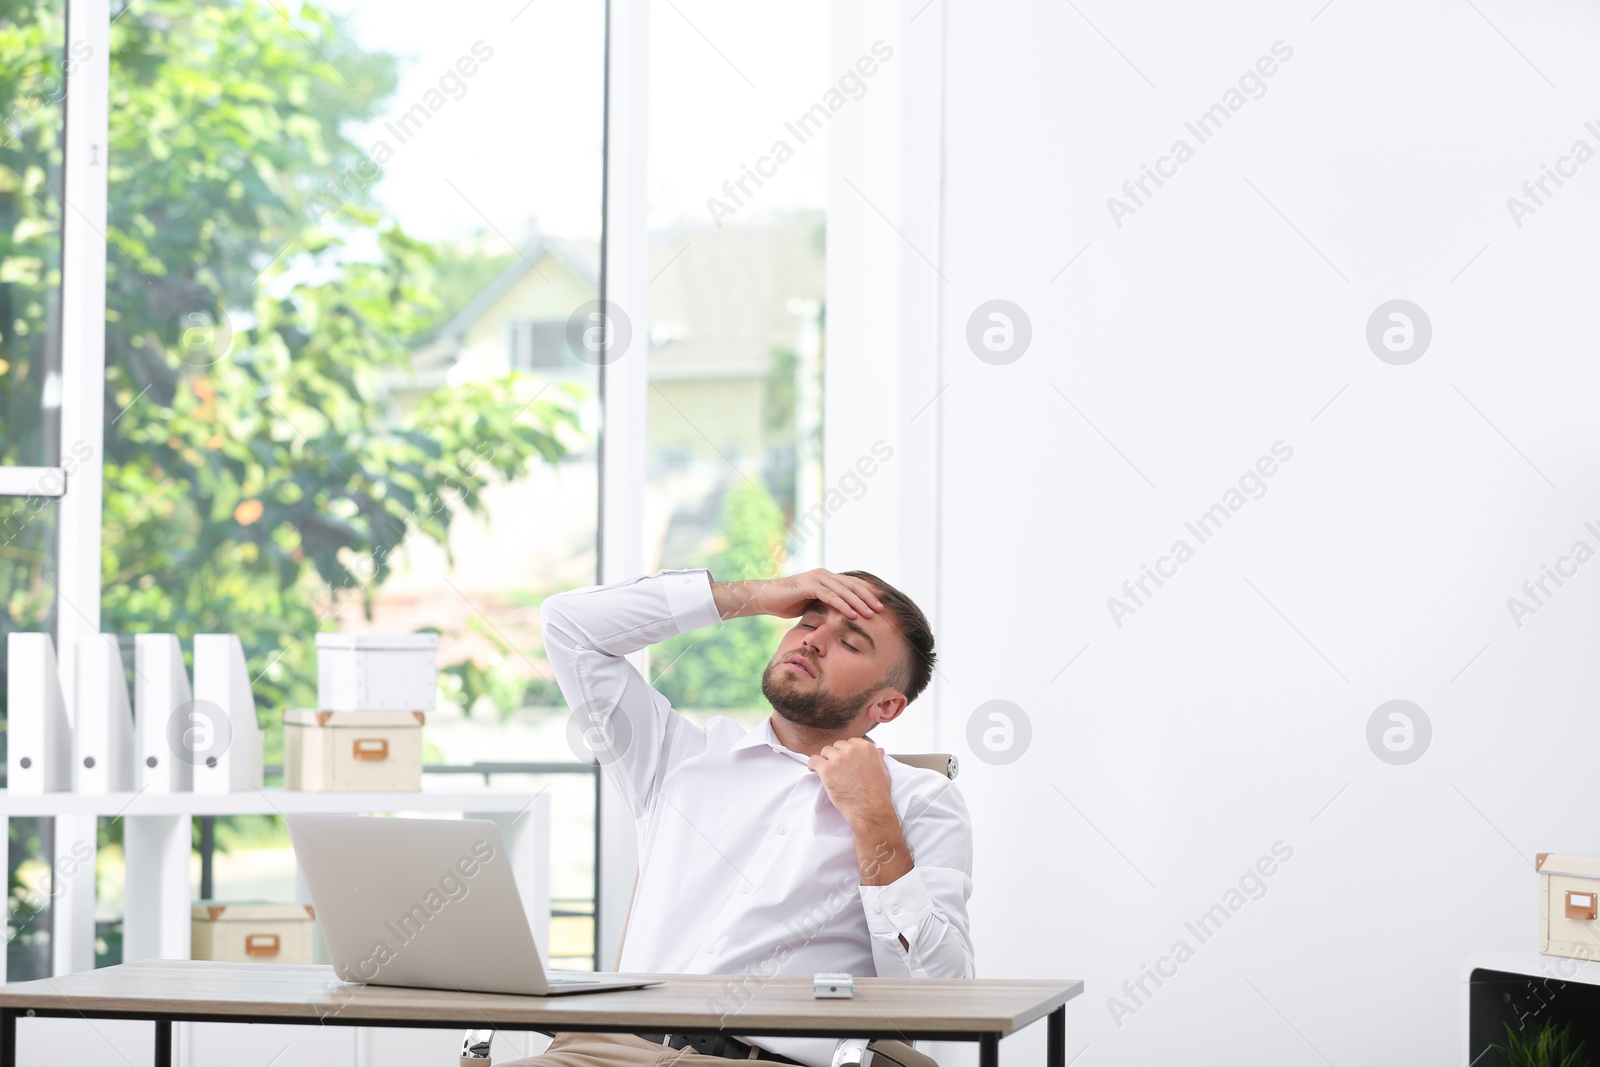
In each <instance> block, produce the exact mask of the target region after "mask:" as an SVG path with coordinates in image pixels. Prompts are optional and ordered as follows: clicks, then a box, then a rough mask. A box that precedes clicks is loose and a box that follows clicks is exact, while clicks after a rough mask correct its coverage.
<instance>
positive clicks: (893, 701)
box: [867, 689, 906, 722]
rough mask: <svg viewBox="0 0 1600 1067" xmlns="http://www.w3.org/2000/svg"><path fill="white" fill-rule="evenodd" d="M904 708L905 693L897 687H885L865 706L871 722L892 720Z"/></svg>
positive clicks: (898, 715) (896, 717)
mask: <svg viewBox="0 0 1600 1067" xmlns="http://www.w3.org/2000/svg"><path fill="white" fill-rule="evenodd" d="M905 710H906V695H905V694H904V693H902V692H900V690H898V689H885V690H884V691H883V692H882V693H880V694H878V699H876V700H874V701H873V702H872V705H871V706H870V707H868V708H867V714H868V715H869V716H870V717H871V718H872V721H873V722H894V721H895V720H896V719H898V718H899V717H900V713H901V712H902V711H905Z"/></svg>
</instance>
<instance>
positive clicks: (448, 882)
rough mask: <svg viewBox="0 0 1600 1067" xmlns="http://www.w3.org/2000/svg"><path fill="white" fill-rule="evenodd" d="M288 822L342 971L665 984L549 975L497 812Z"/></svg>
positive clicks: (592, 985)
mask: <svg viewBox="0 0 1600 1067" xmlns="http://www.w3.org/2000/svg"><path fill="white" fill-rule="evenodd" d="M286 821H287V822H288V824H289V838H290V840H291V841H292V842H293V843H294V855H295V860H296V862H298V863H299V865H300V873H301V876H302V877H303V878H304V879H305V882H306V885H307V886H308V887H309V888H310V890H311V903H312V906H313V907H314V908H315V909H316V913H317V924H318V925H319V926H320V927H321V928H322V938H323V941H324V942H326V944H327V946H328V956H329V958H330V959H331V961H332V963H333V969H334V973H335V974H337V975H338V976H339V977H340V978H343V979H344V980H345V981H347V982H362V983H366V984H369V985H393V986H413V987H417V988H422V989H460V990H474V991H477V992H482V993H523V994H527V995H530V996H539V997H543V996H560V995H564V994H568V993H599V992H604V991H608V990H613V989H640V988H642V987H644V986H652V985H660V984H661V981H660V980H659V979H650V978H645V977H642V976H638V975H626V974H607V973H582V974H566V973H561V972H556V973H551V974H548V975H547V974H546V973H545V969H544V965H543V964H542V963H541V962H540V959H539V949H538V946H537V945H536V944H535V942H534V937H533V932H532V931H531V930H529V929H528V916H527V913H526V912H525V911H523V907H522V899H521V898H520V897H519V896H518V895H517V884H516V880H515V879H514V878H513V877H512V874H511V863H510V859H509V856H508V855H507V852H506V847H505V843H504V842H503V841H502V840H501V838H500V828H499V827H498V826H496V825H495V824H494V823H492V822H489V821H488V820H480V819H391V818H378V817H375V816H368V815H290V816H287V817H286Z"/></svg>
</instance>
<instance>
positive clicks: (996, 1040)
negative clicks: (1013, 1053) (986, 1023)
mask: <svg viewBox="0 0 1600 1067" xmlns="http://www.w3.org/2000/svg"><path fill="white" fill-rule="evenodd" d="M978 1067H1000V1035H999V1034H980V1035H978Z"/></svg>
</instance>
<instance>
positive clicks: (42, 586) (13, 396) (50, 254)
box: [0, 0, 75, 975]
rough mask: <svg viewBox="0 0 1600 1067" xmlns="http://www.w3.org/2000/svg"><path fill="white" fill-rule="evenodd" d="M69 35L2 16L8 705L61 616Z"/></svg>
mask: <svg viewBox="0 0 1600 1067" xmlns="http://www.w3.org/2000/svg"><path fill="white" fill-rule="evenodd" d="M65 41H66V27H65V9H64V5H63V4H62V3H61V2H60V0H42V2H38V3H27V2H23V3H11V4H7V5H6V8H5V11H4V14H3V15H0V707H3V706H4V703H5V700H6V692H5V689H6V685H5V681H6V671H5V656H4V647H3V646H4V642H5V641H6V638H7V635H9V634H11V633H14V632H19V631H22V632H26V631H41V630H46V631H47V630H50V629H51V628H52V627H53V626H54V624H55V619H54V615H55V586H56V571H55V538H56V513H57V507H58V505H57V499H56V498H57V495H58V494H59V493H60V491H61V488H62V486H61V484H60V477H59V475H56V474H49V473H41V472H38V471H24V470H19V469H18V468H29V467H32V468H38V467H55V466H57V465H58V464H60V462H61V455H60V452H61V449H60V423H59V416H60V404H61V396H60V390H61V379H60V368H61V332H60V331H61V309H60V292H61V210H62V195H61V184H62V181H61V168H62V133H63V112H62V102H63V100H64V98H65V95H66V77H67V71H68V66H69V64H70V63H72V62H73V61H74V58H75V57H74V56H72V55H69V54H68V50H67V48H66V44H65ZM3 758H4V753H3V750H0V763H3ZM49 827H50V823H49V821H48V820H40V819H13V820H11V821H10V842H9V846H8V851H9V853H10V862H8V863H7V866H6V870H7V886H6V905H7V908H6V911H7V920H8V922H9V923H10V927H11V931H12V932H11V936H10V937H9V938H8V943H7V955H8V963H9V968H10V973H12V974H19V973H21V974H25V975H28V974H39V973H48V971H47V967H46V961H47V960H48V955H49V875H48V866H47V864H46V863H44V862H43V860H42V857H43V856H44V855H46V854H47V853H48V845H49V840H48V838H49Z"/></svg>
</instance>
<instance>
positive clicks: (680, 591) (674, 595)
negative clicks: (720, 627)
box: [657, 570, 722, 633]
mask: <svg viewBox="0 0 1600 1067" xmlns="http://www.w3.org/2000/svg"><path fill="white" fill-rule="evenodd" d="M657 578H659V579H660V580H661V581H662V582H663V583H664V584H665V587H666V590H667V607H668V608H670V609H671V610H672V621H673V623H674V624H675V625H676V626H677V627H678V632H679V633H687V632H689V631H690V630H698V629H700V627H702V626H715V625H716V624H717V623H719V622H721V621H722V614H721V613H720V612H719V611H717V601H716V599H715V598H714V597H713V596H712V595H711V572H710V571H708V570H688V571H662V572H661V573H660V574H659V575H657Z"/></svg>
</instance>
